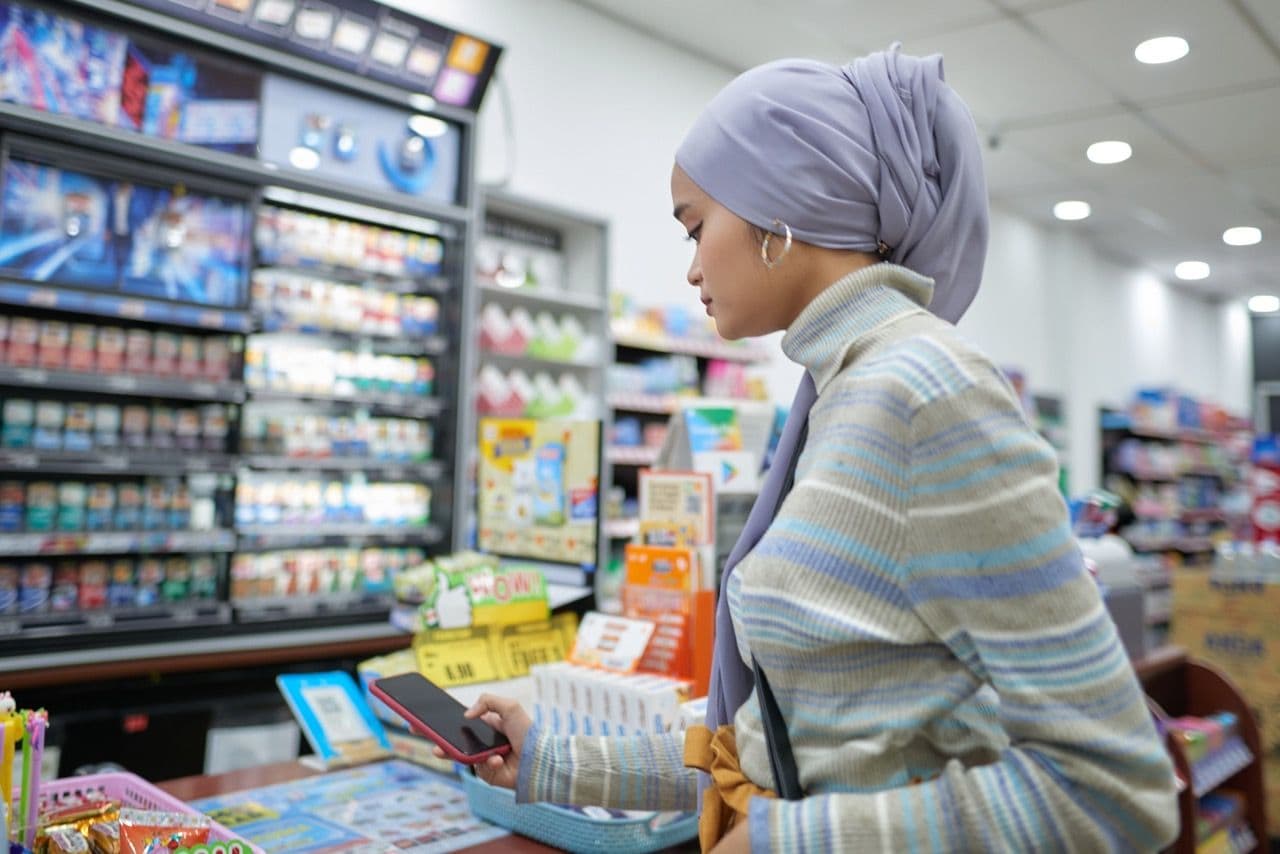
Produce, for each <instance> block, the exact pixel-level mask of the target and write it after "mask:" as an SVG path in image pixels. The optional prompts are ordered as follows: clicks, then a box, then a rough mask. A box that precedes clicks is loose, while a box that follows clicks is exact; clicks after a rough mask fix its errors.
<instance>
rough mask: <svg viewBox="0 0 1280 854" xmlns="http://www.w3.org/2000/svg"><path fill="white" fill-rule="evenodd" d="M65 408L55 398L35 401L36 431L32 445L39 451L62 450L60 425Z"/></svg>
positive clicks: (65, 414) (63, 417)
mask: <svg viewBox="0 0 1280 854" xmlns="http://www.w3.org/2000/svg"><path fill="white" fill-rule="evenodd" d="M66 416H67V408H66V406H64V405H63V404H62V403H61V402H60V401H57V400H41V401H38V402H37V403H36V431H35V436H34V439H33V441H32V445H33V446H34V447H35V448H36V449H37V450H40V451H60V450H62V425H63V423H64V422H65V420H66Z"/></svg>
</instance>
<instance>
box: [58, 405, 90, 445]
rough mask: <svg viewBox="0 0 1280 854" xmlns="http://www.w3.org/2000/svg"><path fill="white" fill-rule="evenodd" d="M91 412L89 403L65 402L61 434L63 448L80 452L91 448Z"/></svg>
mask: <svg viewBox="0 0 1280 854" xmlns="http://www.w3.org/2000/svg"><path fill="white" fill-rule="evenodd" d="M93 414H94V410H93V404H91V403H84V402H77V403H68V404H67V420H66V426H65V429H64V431H63V434H62V446H63V447H64V448H66V449H67V450H68V451H81V452H83V451H88V450H90V449H92V448H93Z"/></svg>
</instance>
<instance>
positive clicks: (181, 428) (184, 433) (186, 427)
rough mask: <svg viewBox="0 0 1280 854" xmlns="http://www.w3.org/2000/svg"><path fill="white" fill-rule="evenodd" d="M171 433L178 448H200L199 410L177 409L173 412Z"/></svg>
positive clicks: (189, 449) (190, 449) (186, 449)
mask: <svg viewBox="0 0 1280 854" xmlns="http://www.w3.org/2000/svg"><path fill="white" fill-rule="evenodd" d="M173 434H174V441H175V443H176V444H177V446H178V448H179V450H183V451H195V450H198V449H199V448H200V412H199V410H196V409H192V408H183V409H179V410H178V411H177V412H176V413H175V418H174V428H173Z"/></svg>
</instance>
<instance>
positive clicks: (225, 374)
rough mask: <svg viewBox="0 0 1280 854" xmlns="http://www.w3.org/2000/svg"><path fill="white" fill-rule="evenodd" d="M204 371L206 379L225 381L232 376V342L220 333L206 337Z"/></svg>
mask: <svg viewBox="0 0 1280 854" xmlns="http://www.w3.org/2000/svg"><path fill="white" fill-rule="evenodd" d="M203 373H204V376H205V378H206V379H210V380H213V381H214V382H224V381H226V380H227V379H228V378H229V377H230V376H231V343H230V340H229V339H227V338H225V337H223V336H219V335H212V336H210V337H208V338H206V339H204V363H203Z"/></svg>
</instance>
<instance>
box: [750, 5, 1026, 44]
mask: <svg viewBox="0 0 1280 854" xmlns="http://www.w3.org/2000/svg"><path fill="white" fill-rule="evenodd" d="M756 2H760V0H756ZM763 5H766V6H767V8H768V12H767V13H765V12H762V14H767V15H768V17H769V20H770V21H771V22H774V23H776V22H779V21H795V22H797V23H800V24H802V25H803V26H805V28H807V29H809V30H811V31H814V32H823V33H841V34H842V39H844V40H847V41H849V42H851V43H853V44H856V45H857V46H858V48H859V50H858V53H860V54H861V53H867V52H869V51H873V50H883V49H884V48H886V47H888V46H889V44H890V43H891V42H894V41H899V40H908V39H911V38H912V37H915V36H924V35H931V34H936V33H943V32H947V31H950V30H955V29H959V28H962V27H968V26H973V25H975V24H981V23H986V22H989V21H994V20H998V19H999V18H1000V17H1001V12H1000V10H999V9H998V8H996V7H995V6H993V5H992V4H991V3H989V2H988V0H896V2H893V3H884V2H868V0H854V2H850V0H793V2H792V3H790V4H788V5H787V7H786V8H787V11H786V12H785V13H783V14H778V8H779V7H778V6H777V5H776V4H771V3H765V4H763Z"/></svg>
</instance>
